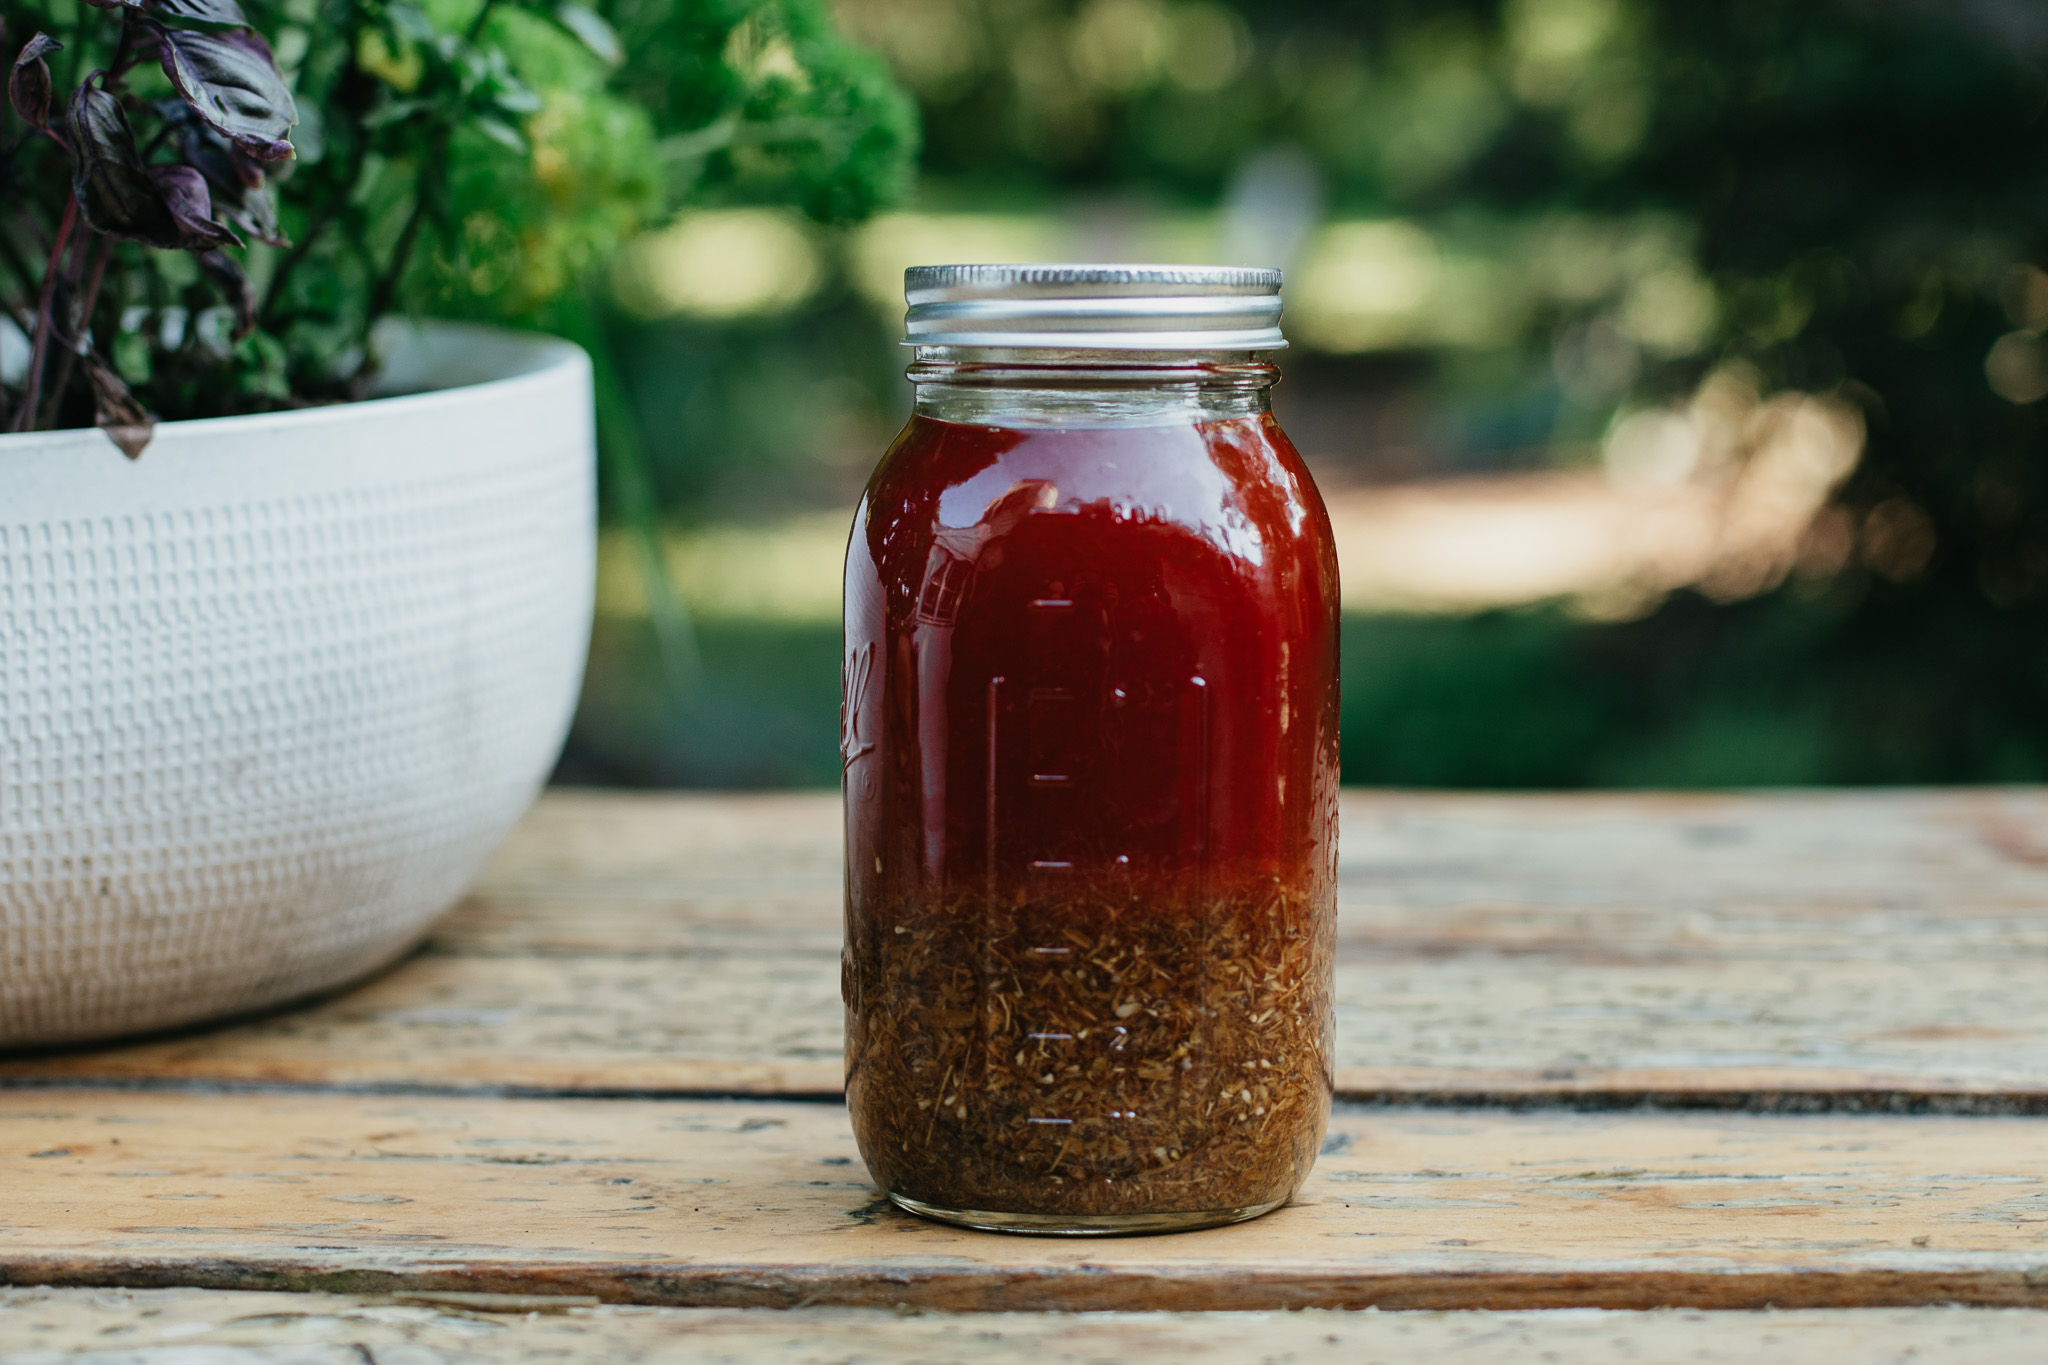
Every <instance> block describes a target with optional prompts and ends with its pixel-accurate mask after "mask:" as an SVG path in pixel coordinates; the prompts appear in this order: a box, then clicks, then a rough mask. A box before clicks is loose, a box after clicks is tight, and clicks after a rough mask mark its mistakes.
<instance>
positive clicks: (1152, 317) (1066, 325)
mask: <svg viewBox="0 0 2048 1365" xmlns="http://www.w3.org/2000/svg"><path fill="white" fill-rule="evenodd" d="M1280 285H1281V274H1280V272H1279V271H1278V270H1275V269H1272V268H1270V267H1264V266H1230V265H1141V264H1122V263H1104V264H1088V263H1073V262H1019V263H1014V264H998V263H989V264H978V265H920V266H912V267H911V268H910V269H908V270H906V271H904V272H903V295H904V302H905V303H906V304H908V305H909V307H908V311H907V312H906V314H905V316H904V332H905V335H904V338H903V342H904V344H905V345H909V346H970V347H1019V348H1033V347H1047V346H1056V347H1072V346H1081V347H1085V348H1088V349H1101V350H1133V349H1136V350H1213V349H1228V350H1246V351H1251V350H1278V349H1280V348H1282V347H1284V346H1286V345H1287V341H1286V339H1285V338H1284V337H1283V336H1282V335H1281V333H1280Z"/></svg>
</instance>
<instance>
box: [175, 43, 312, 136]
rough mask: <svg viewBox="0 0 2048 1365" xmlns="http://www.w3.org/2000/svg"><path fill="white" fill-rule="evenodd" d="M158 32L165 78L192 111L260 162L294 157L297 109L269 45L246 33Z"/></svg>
mask: <svg viewBox="0 0 2048 1365" xmlns="http://www.w3.org/2000/svg"><path fill="white" fill-rule="evenodd" d="M157 32H158V36H159V39H160V52H159V57H160V60H161V61H162V62H163V68H164V74H165V75H166V76H169V77H170V78H171V85H172V86H173V87H174V88H175V89H176V90H177V92H178V98H179V99H181V100H183V101H185V103H186V105H187V106H189V107H190V108H191V110H192V112H193V113H195V114H197V115H199V117H200V118H202V119H204V120H205V121H206V122H207V124H208V125H209V126H210V127H212V128H213V130H214V131H215V132H217V133H219V134H220V135H221V136H223V137H225V138H227V139H229V140H230V141H232V142H233V143H234V144H235V145H236V146H238V147H240V148H241V149H242V150H243V151H245V152H247V153H249V155H251V156H253V157H255V158H256V159H257V160H259V161H281V160H283V159H284V158H285V157H288V156H290V155H291V154H292V144H291V143H290V142H288V141H286V137H287V135H288V134H289V133H290V132H291V130H292V125H293V124H294V123H297V122H298V121H299V111H298V106H297V105H295V104H293V103H292V94H291V91H289V90H287V89H285V87H284V78H283V77H282V76H280V75H278V74H277V63H276V62H275V61H274V60H272V58H271V55H270V45H269V44H267V43H265V42H264V41H263V40H262V39H261V38H259V37H257V36H256V35H255V34H254V33H250V32H247V31H241V32H231V33H187V32H185V31H183V30H181V29H174V28H167V29H159V30H158V31H157Z"/></svg>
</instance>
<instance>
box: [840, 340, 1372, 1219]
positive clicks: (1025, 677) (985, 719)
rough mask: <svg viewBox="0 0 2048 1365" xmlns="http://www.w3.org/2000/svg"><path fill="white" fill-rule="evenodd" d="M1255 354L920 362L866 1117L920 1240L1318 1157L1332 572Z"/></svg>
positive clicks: (880, 1168) (852, 705)
mask: <svg viewBox="0 0 2048 1365" xmlns="http://www.w3.org/2000/svg"><path fill="white" fill-rule="evenodd" d="M1091 359H1093V358H1091ZM1235 359H1236V360H1237V361H1238V362H1239V363H1235V364H1230V363H1213V362H1214V358H1213V357H1212V358H1209V362H1210V363H1205V362H1204V361H1203V360H1202V359H1200V358H1198V359H1196V360H1194V361H1190V362H1186V363H1182V364H1178V365H1168V366H1164V367H1160V366H1153V367H1150V368H1148V367H1146V366H1134V365H1131V364H1128V363H1113V362H1114V358H1111V360H1110V361H1101V360H1098V361H1097V363H1095V364H1092V365H1091V364H1073V363H1067V364H1061V365H1055V366H1052V367H1050V368H1041V367H1033V366H1028V365H1027V366H1023V367H1018V366H1015V365H1008V364H1005V365H992V366H984V367H978V366H975V365H972V364H964V365H963V364H953V363H941V364H925V365H921V366H920V367H919V369H918V370H915V371H913V377H916V378H919V379H920V401H919V408H918V412H917V413H916V415H914V416H913V417H912V419H911V421H910V423H909V425H908V427H907V428H906V429H905V430H904V432H903V434H902V435H901V436H900V437H899V438H898V439H897V441H896V443H895V444H894V446H893V447H892V448H891V449H890V451H889V452H888V454H887V455H886V456H885V457H884V459H883V461H882V463H881V465H880V467H879V468H878V469H877V471H876V473H875V475H874V477H873V479H872V481H871V482H870V484H869V486H868V489H867V493H866V495H865V497H864V499H863V501H862V503H861V506H860V510H859V513H858V515H857V518H856V522H855V525H854V529H853V534H852V538H851V542H850V545H849V547H848V552H847V561H846V641H845V654H844V675H845V676H844V682H845V702H844V712H843V724H842V756H843V758H844V761H845V792H846V811H847V869H846V876H847V926H846V931H847V943H846V952H845V958H844V993H845V1000H846V1008H847V1099H848V1104H849V1106H850V1109H851V1113H852V1119H853V1124H854V1129H855V1133H856V1135H857V1137H858V1139H859V1142H860V1148H861V1152H862V1155H863V1156H864V1157H865V1159H866V1161H867V1164H868V1167H869V1170H870V1172H871V1174H872V1175H873V1177H874V1178H875V1180H876V1182H877V1183H878V1184H879V1185H880V1186H881V1187H882V1188H883V1190H884V1191H885V1192H887V1193H888V1194H889V1196H890V1197H891V1198H892V1199H894V1200H895V1201H896V1202H897V1203H899V1204H901V1205H903V1206H904V1207H907V1208H910V1209H913V1210H915V1211H917V1212H920V1213H926V1214H930V1215H933V1216H937V1217H941V1218H947V1219H950V1220H952V1221H956V1222H963V1223H968V1224H971V1225H975V1226H983V1227H996V1228H1006V1229H1017V1230H1026V1231H1046V1232H1084V1233H1085V1232H1120V1231H1145V1230H1160V1229H1171V1228H1180V1227H1193V1226H1203V1225H1207V1224H1212V1223H1216V1222H1224V1221H1231V1220H1233V1219H1237V1218H1244V1217H1250V1216H1254V1215H1255V1214H1257V1213H1260V1212H1263V1211H1265V1210H1266V1209H1268V1208H1271V1207H1273V1206H1275V1205H1277V1204H1278V1203H1280V1202H1283V1201H1285V1200H1286V1199H1287V1197H1288V1196H1289V1195H1291V1194H1292V1193H1293V1192H1294V1190H1295V1189H1296V1188H1297V1187H1298V1186H1299V1185H1300V1183H1301V1182H1302V1180H1303V1179H1304V1178H1305V1177H1306V1175H1307V1173H1308V1170H1309V1167H1310V1165H1311V1164H1312V1163H1313V1161H1314V1158H1315V1155H1316V1151H1317V1148H1318V1146H1319V1145H1320V1142H1321V1137H1322V1130H1323V1125H1324V1122H1325V1119H1326V1117H1327V1114H1328V1109H1329V1102H1330V1089H1331V1058H1330V1036H1331V1004H1330V989H1331V953H1332V939H1333V929H1334V901H1335V873H1336V863H1335V858H1336V832H1337V831H1336V796H1337V573H1336V564H1335V557H1334V554H1333V552H1332V549H1331V542H1330V535H1329V526H1328V520H1327V517H1326V515H1325V513H1324V511H1323V508H1322V504H1321V502H1320V499H1319V498H1318V497H1317V495H1316V492H1315V489H1314V486H1313V484H1312V482H1311V481H1310V479H1309V476H1308V473H1307V471H1306V469H1305V468H1304V467H1303V465H1302V463H1301V460H1300V457H1299V456H1298V455H1297V454H1296V452H1295V450H1294V448H1293V446H1292V445H1291V444H1290V443H1289V442H1288V440H1287V438H1286V436H1285V435H1284V434H1283V433H1282V432H1281V431H1280V428H1279V427H1278V425H1277V424H1276V423H1275V421H1274V420H1273V417H1272V415H1271V413H1270V412H1269V411H1267V410H1266V404H1265V386H1266V385H1267V384H1269V383H1270V382H1271V377H1272V370H1271V368H1270V367H1269V366H1263V365H1256V364H1250V363H1243V362H1245V361H1246V359H1247V358H1246V357H1242V356H1240V357H1236V358H1235ZM1012 395H1014V404H1012V403H1011V402H1010V401H1009V398H1010V396H1012ZM1013 407H1014V410H1012V408H1013Z"/></svg>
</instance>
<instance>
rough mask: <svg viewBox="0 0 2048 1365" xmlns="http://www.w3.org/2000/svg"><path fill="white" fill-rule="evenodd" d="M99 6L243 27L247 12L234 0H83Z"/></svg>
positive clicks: (175, 18)
mask: <svg viewBox="0 0 2048 1365" xmlns="http://www.w3.org/2000/svg"><path fill="white" fill-rule="evenodd" d="M86 3H88V4H92V5H97V6H99V8H101V9H125V10H132V11H133V12H134V13H136V14H147V15H150V16H151V17H153V18H159V19H169V20H172V21H174V22H176V23H183V24H226V25H229V26H231V27H234V28H245V27H247V26H248V23H249V16H248V15H246V14H244V13H242V7H241V6H240V5H238V4H236V3H235V0H86Z"/></svg>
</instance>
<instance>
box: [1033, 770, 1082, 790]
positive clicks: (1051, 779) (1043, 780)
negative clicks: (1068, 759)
mask: <svg viewBox="0 0 2048 1365" xmlns="http://www.w3.org/2000/svg"><path fill="white" fill-rule="evenodd" d="M1073 780H1074V779H1073V778H1072V777H1071V776H1069V775H1068V774H1066V773H1033V774H1031V785H1032V786H1034V787H1064V786H1068V785H1070V784H1071V783H1072V782H1073Z"/></svg>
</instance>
